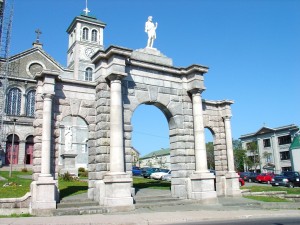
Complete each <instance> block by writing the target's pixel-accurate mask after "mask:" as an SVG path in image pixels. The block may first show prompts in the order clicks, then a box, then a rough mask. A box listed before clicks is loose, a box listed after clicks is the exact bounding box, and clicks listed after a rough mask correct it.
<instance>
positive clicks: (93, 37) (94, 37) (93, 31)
mask: <svg viewBox="0 0 300 225" xmlns="http://www.w3.org/2000/svg"><path fill="white" fill-rule="evenodd" d="M97 33H98V32H97V31H96V30H92V41H97Z"/></svg>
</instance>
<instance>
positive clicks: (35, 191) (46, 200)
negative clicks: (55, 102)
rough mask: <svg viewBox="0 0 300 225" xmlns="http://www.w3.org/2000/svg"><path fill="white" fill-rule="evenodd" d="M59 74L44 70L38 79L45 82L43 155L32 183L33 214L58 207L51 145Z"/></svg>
mask: <svg viewBox="0 0 300 225" xmlns="http://www.w3.org/2000/svg"><path fill="white" fill-rule="evenodd" d="M57 76H58V73H57V72H54V71H43V73H41V74H39V77H37V78H36V79H41V80H42V82H43V88H42V90H41V91H42V93H43V95H42V97H43V100H44V102H43V123H42V124H43V125H42V126H43V129H42V155H41V173H40V174H39V176H38V178H37V180H36V181H33V182H32V183H31V187H30V188H31V194H32V198H31V204H30V207H31V208H30V210H31V213H33V214H42V212H43V211H44V210H51V209H55V208H56V200H57V197H58V191H57V181H56V180H54V178H53V176H52V174H51V147H53V144H52V143H51V140H52V98H53V96H54V86H55V79H56V77H57Z"/></svg>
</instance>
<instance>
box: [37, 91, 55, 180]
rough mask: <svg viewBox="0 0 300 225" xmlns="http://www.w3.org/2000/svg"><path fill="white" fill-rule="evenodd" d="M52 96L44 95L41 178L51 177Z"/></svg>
mask: <svg viewBox="0 0 300 225" xmlns="http://www.w3.org/2000/svg"><path fill="white" fill-rule="evenodd" d="M52 97H53V95H52V94H44V95H43V99H44V107H43V131H42V145H43V148H42V162H41V174H40V176H51V174H50V162H51V122H52V116H51V114H52Z"/></svg>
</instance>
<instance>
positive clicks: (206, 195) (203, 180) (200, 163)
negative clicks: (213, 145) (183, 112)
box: [189, 89, 217, 203]
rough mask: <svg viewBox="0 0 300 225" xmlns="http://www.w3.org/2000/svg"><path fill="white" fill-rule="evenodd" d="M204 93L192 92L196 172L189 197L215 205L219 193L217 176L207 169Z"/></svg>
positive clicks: (191, 177) (192, 177)
mask: <svg viewBox="0 0 300 225" xmlns="http://www.w3.org/2000/svg"><path fill="white" fill-rule="evenodd" d="M202 91H203V90H202V89H193V90H191V91H190V93H191V94H192V103H193V120H194V142H195V161H196V162H195V163H196V165H195V167H196V171H195V172H194V173H193V174H192V175H191V176H190V181H191V193H190V196H189V197H190V198H191V199H197V200H201V201H203V202H207V203H215V202H216V201H217V193H216V191H215V185H214V183H215V176H214V174H213V173H210V172H209V171H208V169H207V156H206V146H205V135H204V124H203V111H202V110H203V109H202V98H201V92H202Z"/></svg>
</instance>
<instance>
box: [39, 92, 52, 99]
mask: <svg viewBox="0 0 300 225" xmlns="http://www.w3.org/2000/svg"><path fill="white" fill-rule="evenodd" d="M53 97H54V93H43V94H42V98H43V99H44V100H45V99H52V98H53Z"/></svg>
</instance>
